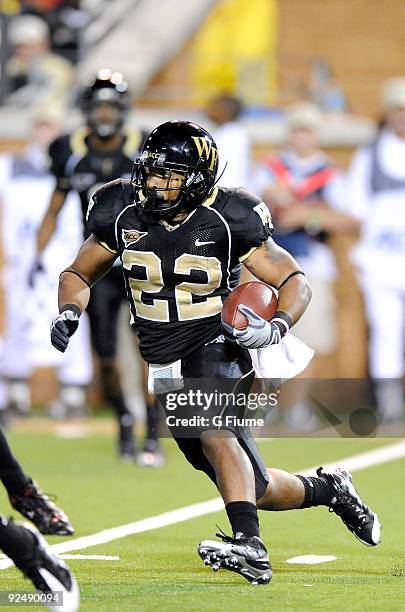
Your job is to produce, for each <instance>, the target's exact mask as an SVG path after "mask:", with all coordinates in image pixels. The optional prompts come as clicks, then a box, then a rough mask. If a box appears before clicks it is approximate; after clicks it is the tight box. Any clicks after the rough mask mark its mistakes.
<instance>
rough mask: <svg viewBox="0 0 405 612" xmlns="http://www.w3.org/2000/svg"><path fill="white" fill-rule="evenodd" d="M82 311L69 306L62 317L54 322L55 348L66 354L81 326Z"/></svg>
mask: <svg viewBox="0 0 405 612" xmlns="http://www.w3.org/2000/svg"><path fill="white" fill-rule="evenodd" d="M80 314H81V313H80V309H79V308H78V306H76V305H75V304H67V305H66V306H65V307H64V309H63V310H62V312H61V313H60V315H59V316H58V317H56V319H54V320H53V321H52V325H51V342H52V344H53V346H54V347H55V348H56V349H58V351H61V353H64V352H65V351H66V349H67V346H68V344H69V340H70V337H71V336H73V334H74V333H75V331H76V330H77V328H78V326H79V317H80Z"/></svg>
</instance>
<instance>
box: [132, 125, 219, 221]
mask: <svg viewBox="0 0 405 612" xmlns="http://www.w3.org/2000/svg"><path fill="white" fill-rule="evenodd" d="M217 170H218V149H217V145H216V144H215V141H214V139H213V138H212V136H211V135H210V134H209V133H208V132H207V131H206V130H205V129H204V128H202V127H200V126H199V125H196V124H195V123H190V122H189V121H168V122H167V123H163V124H162V125H159V126H158V127H157V128H155V129H154V130H153V131H152V132H151V133H150V135H149V136H148V138H147V139H146V140H145V143H144V145H143V147H142V152H141V156H140V157H139V158H138V159H137V160H136V162H135V164H134V173H133V183H134V185H135V187H138V188H140V189H141V190H142V195H143V197H144V200H143V201H142V211H143V214H144V215H147V216H149V217H152V218H154V219H166V220H168V219H171V218H173V217H174V216H175V215H176V214H177V213H178V212H180V211H188V210H192V209H194V208H196V207H197V206H198V205H199V204H201V203H202V202H204V200H205V199H206V198H207V197H208V195H209V194H210V192H211V190H212V188H213V186H214V184H215V181H216V176H217ZM173 172H175V173H178V174H181V175H183V176H184V181H183V183H182V185H181V187H179V188H177V191H178V195H177V197H176V198H175V199H174V200H173V199H172V200H170V201H169V200H165V199H164V196H163V192H164V191H173V188H172V187H170V188H169V184H170V180H171V174H172V173H173ZM152 173H154V174H156V173H158V174H161V175H162V176H164V177H165V178H166V179H167V182H166V186H165V187H164V188H159V189H158V188H156V187H153V188H148V186H147V180H148V176H149V175H150V174H152Z"/></svg>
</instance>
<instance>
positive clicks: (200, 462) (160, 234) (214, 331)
mask: <svg viewBox="0 0 405 612" xmlns="http://www.w3.org/2000/svg"><path fill="white" fill-rule="evenodd" d="M217 168H218V151H217V147H216V144H215V142H214V140H213V139H212V137H211V136H210V134H209V133H208V132H207V131H206V130H204V129H203V128H201V127H199V126H197V125H195V124H193V123H189V122H184V121H171V122H168V123H165V124H163V125H160V126H158V127H157V128H156V129H154V130H153V131H152V132H151V134H150V135H149V137H148V138H147V139H146V141H145V144H144V146H143V149H142V154H141V156H140V158H139V159H138V160H137V161H136V163H135V168H134V174H133V178H132V180H130V181H125V180H116V181H113V182H111V183H110V184H108V185H106V186H104V187H102V188H101V189H100V190H98V191H97V192H96V193H95V194H94V195H93V198H92V201H91V203H90V206H89V211H88V222H87V227H88V230H89V232H91V235H90V236H89V238H88V239H87V241H86V242H85V243H84V244H83V245H82V247H81V249H80V251H79V253H78V255H77V257H76V259H75V260H74V262H73V263H72V265H71V266H70V267H69V268H67V269H66V270H65V271H63V272H62V274H61V277H60V285H59V308H60V315H59V316H58V317H57V319H55V321H54V323H53V325H52V328H51V341H52V343H53V345H54V346H55V347H56V348H58V349H59V350H61V351H64V350H65V349H66V347H67V345H68V343H69V338H70V336H71V335H72V334H73V333H74V332H75V331H76V329H77V327H78V324H79V318H80V315H81V313H82V312H83V310H84V309H85V308H86V306H87V303H88V300H89V297H90V287H91V286H92V285H93V284H94V283H95V282H96V281H97V280H98V279H99V278H101V277H102V276H103V275H104V274H105V273H106V271H107V270H108V269H109V268H110V267H111V265H112V264H113V262H114V261H115V260H116V258H117V257H120V259H121V261H122V265H123V270H124V275H125V282H126V286H127V292H128V299H129V302H130V309H131V313H132V324H133V325H134V326H135V328H136V330H137V333H138V335H139V339H140V350H141V354H142V356H143V357H144V359H145V361H147V362H148V363H149V368H150V380H151V383H153V384H154V385H155V390H158V393H161V395H159V398H160V400H161V403H162V405H163V406H165V405H166V409H169V406H168V404H167V401H166V400H167V398H168V397H169V395H171V394H172V392H173V393H174V395H175V396H177V395H176V394H177V391H178V389H180V388H181V387H182V385H183V390H187V391H190V390H192V391H195V392H196V393H195V396H196V395H197V392H198V391H200V389H201V388H204V387H206V386H207V385H208V386H209V388H212V385H214V384H215V385H216V384H217V383H218V384H221V386H222V383H225V387H226V383H228V390H229V388H230V389H234V390H235V389H239V391H240V392H245V393H247V392H248V391H249V388H250V385H251V383H252V378H253V370H252V365H251V360H250V354H249V351H248V349H255V348H262V347H267V346H270V345H272V344H276V343H278V342H280V340H281V339H282V338H283V336H284V335H285V334H286V333H287V332H288V330H289V329H290V328H291V326H292V325H293V324H294V323H295V322H296V321H298V319H299V318H300V316H301V315H302V313H303V312H304V310H305V308H306V306H307V304H308V302H309V300H310V289H309V287H308V284H307V281H306V279H305V276H304V274H303V273H302V272H301V270H300V269H299V267H298V265H297V264H296V262H295V261H294V259H293V258H292V257H291V255H289V254H288V253H287V252H286V251H284V250H283V249H282V248H281V247H279V246H277V245H276V244H275V243H274V242H273V240H272V239H271V234H272V231H273V228H272V224H271V218H270V213H269V212H268V208H267V206H265V205H264V204H263V202H261V200H260V199H259V198H258V197H256V196H254V195H253V194H251V193H249V192H247V191H245V190H244V189H231V188H221V187H218V186H217V185H216V181H217ZM242 263H243V264H244V265H245V266H247V268H248V269H249V271H250V272H252V273H253V274H254V275H255V276H256V277H257V278H258V279H260V280H262V281H264V282H265V283H268V284H269V285H272V286H274V287H276V288H278V290H279V297H278V311H277V312H276V313H275V315H274V317H273V319H272V320H271V321H265V320H264V319H262V318H260V317H259V316H257V315H256V314H255V313H254V312H253V311H252V310H251V309H249V308H247V307H245V306H240V308H241V310H242V312H243V314H245V315H246V317H247V319H248V323H249V324H248V326H247V328H246V329H244V330H237V329H234V328H232V327H230V326H227V328H226V330H225V331H226V336H224V335H223V332H224V330H223V328H222V327H221V308H222V303H223V300H224V299H225V298H226V296H227V295H228V294H229V292H230V291H231V289H232V288H233V287H235V286H236V284H237V280H238V276H239V273H240V269H241V264H242ZM169 391H170V393H169ZM183 396H184V395H183ZM202 404H203V405H200V406H199V405H198V403H197V404H196V403H195V402H194V405H190V406H189V407H186V408H185V409H183V410H179V411H178V412H179V413H180V414H181V413H183V414H184V413H185V414H187V413H188V414H189V416H191V415H196V416H201V418H200V419H199V420H198V423H197V425H196V426H195V427H194V428H193V429H192V428H191V427H190V428H188V429H187V428H184V427H183V428H181V427H180V428H178V427H177V426H176V424H175V425H174V426H173V427H172V428H171V433H172V435H173V437H174V439H175V440H176V442H177V444H178V446H179V448H180V449H181V451H182V452H183V453H184V455H185V456H186V458H187V460H188V461H189V462H190V463H191V464H192V465H193V466H194V467H195V468H196V469H197V470H202V471H204V472H205V473H206V474H207V475H208V476H209V477H210V478H211V479H212V480H213V482H214V483H215V484H216V486H217V488H218V490H219V492H220V493H221V495H222V498H223V500H224V503H225V508H226V512H227V515H228V518H229V521H230V524H231V528H232V532H233V534H232V535H231V536H226V535H225V534H222V536H220V537H221V538H222V541H211V540H205V541H203V542H201V543H200V545H199V547H198V552H199V554H200V556H201V557H202V559H203V560H204V562H205V563H206V564H207V565H211V566H212V568H213V569H214V570H217V569H219V568H220V567H222V568H225V569H228V570H232V571H235V572H237V573H239V574H241V575H242V576H244V577H245V578H247V579H248V580H249V581H250V582H252V583H255V584H258V583H262V584H265V583H268V582H269V581H270V579H271V576H272V570H271V566H270V563H269V558H268V554H267V550H266V547H265V545H264V543H263V542H262V540H261V539H260V532H259V520H258V508H259V509H263V510H287V509H293V508H308V507H310V506H319V505H325V506H327V507H329V508H330V509H331V510H333V511H334V512H335V513H336V514H338V515H339V516H340V517H341V519H342V520H343V522H344V523H345V525H346V526H347V527H348V529H349V530H350V531H351V532H352V533H354V535H356V536H357V537H358V538H359V539H360V540H361V541H362V542H363V543H365V544H368V545H370V546H373V545H375V544H378V542H379V540H380V537H379V532H380V524H379V522H378V518H377V516H376V515H375V514H374V513H373V512H372V511H371V510H370V509H369V508H368V507H367V506H366V504H365V503H364V502H363V501H362V500H361V499H360V497H359V496H358V493H357V492H356V490H355V488H354V486H353V484H352V482H351V476H350V474H348V473H347V472H345V471H343V470H338V469H337V470H336V471H330V472H325V471H323V470H322V468H319V469H318V472H317V476H316V477H305V476H295V475H291V474H289V473H287V472H285V471H282V470H278V469H273V468H268V469H266V467H265V465H264V463H263V460H262V458H261V456H260V454H259V452H258V449H257V447H256V444H255V442H254V440H253V437H252V435H251V434H250V431H249V430H248V429H247V428H246V427H243V426H239V424H238V423H236V425H232V424H231V425H228V426H227V427H224V428H221V426H218V427H216V426H214V423H215V422H216V420H214V418H212V419H211V420H210V419H206V418H202V417H206V415H207V411H206V410H205V409H206V408H207V407H208V406H206V405H204V403H202ZM179 405H180V402H179ZM227 410H228V406H227V405H221V402H219V405H218V406H215V407H212V406H210V414H211V416H215V417H221V416H223V415H224V414H226V411H227ZM168 421H169V420H168V419H167V422H168ZM168 424H169V425H170V423H168Z"/></svg>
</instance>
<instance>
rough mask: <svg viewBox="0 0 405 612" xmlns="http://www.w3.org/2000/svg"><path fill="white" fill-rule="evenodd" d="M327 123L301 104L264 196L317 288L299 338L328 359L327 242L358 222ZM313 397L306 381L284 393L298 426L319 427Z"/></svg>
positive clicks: (278, 236)
mask: <svg viewBox="0 0 405 612" xmlns="http://www.w3.org/2000/svg"><path fill="white" fill-rule="evenodd" d="M321 120H322V115H321V113H320V111H319V110H318V108H317V107H316V106H314V105H313V104H311V103H308V102H307V103H300V104H297V105H295V106H294V107H293V108H292V109H291V110H290V111H289V112H288V113H287V118H286V122H287V129H288V137H287V142H286V145H287V146H286V148H285V150H284V151H282V152H280V153H278V154H275V155H270V156H269V157H267V159H266V160H265V163H264V166H263V168H262V170H261V178H260V180H259V183H260V181H261V183H262V187H261V189H260V188H259V192H260V193H261V195H262V197H263V199H264V201H265V202H266V203H267V204H268V205H269V208H270V211H271V214H272V217H273V222H274V226H275V233H274V235H273V238H274V240H275V242H277V243H278V244H279V245H280V246H282V247H283V248H285V249H286V250H287V251H289V252H290V253H291V254H292V255H293V256H294V257H295V259H296V260H297V262H298V263H299V265H300V267H301V269H302V270H303V271H304V272H305V274H306V276H307V278H308V280H309V284H310V286H311V289H312V300H311V302H310V304H309V306H308V308H307V310H306V311H305V313H304V315H303V317H302V318H301V319H300V321H299V322H298V323H297V324H295V325H294V328H293V334H294V335H295V336H297V337H298V338H300V339H301V340H303V341H304V342H306V343H307V344H308V345H309V346H311V347H312V348H314V349H315V351H316V354H317V355H326V354H330V353H331V352H332V351H334V350H335V348H336V342H337V325H336V312H335V297H334V281H335V279H336V275H337V269H336V264H335V259H334V255H333V252H332V250H331V249H330V248H329V246H328V244H327V238H328V235H329V234H331V233H335V232H341V231H348V230H351V229H353V228H354V227H355V225H356V222H355V221H354V220H353V219H352V218H351V217H349V216H348V215H346V214H344V213H342V212H340V211H339V209H340V208H341V199H342V195H343V194H342V189H343V184H344V183H343V175H342V173H341V172H340V170H339V169H338V168H337V167H336V166H335V164H334V163H333V161H332V160H331V159H330V158H329V157H328V155H327V154H326V153H325V152H323V151H322V149H321V147H320V138H319V131H320V125H321ZM305 372H306V377H309V376H310V375H313V373H314V369H313V366H309V367H308V368H307V369H306V371H305ZM308 392H309V384H308V383H307V382H304V381H300V383H299V384H298V385H297V384H294V385H292V386H291V387H289V386H288V387H287V385H286V389H285V392H283V400H284V402H283V405H284V408H287V409H288V410H287V412H286V416H287V418H288V419H289V421H290V423H291V424H293V425H294V426H295V427H300V428H303V429H305V428H306V427H309V428H311V427H313V426H314V421H313V418H314V417H313V413H312V410H311V408H310V407H309V405H308V403H307V397H308Z"/></svg>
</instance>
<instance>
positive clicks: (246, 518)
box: [225, 501, 260, 538]
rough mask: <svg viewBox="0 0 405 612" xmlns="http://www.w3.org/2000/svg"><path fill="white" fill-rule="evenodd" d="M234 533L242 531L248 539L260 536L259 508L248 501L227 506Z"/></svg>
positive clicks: (231, 503) (230, 503)
mask: <svg viewBox="0 0 405 612" xmlns="http://www.w3.org/2000/svg"><path fill="white" fill-rule="evenodd" d="M225 510H226V513H227V515H228V518H229V522H230V523H231V527H232V531H233V533H234V534H235V533H237V532H238V531H241V532H242V533H244V534H245V535H246V536H247V537H248V538H251V537H252V536H259V535H260V532H259V517H258V516H257V507H256V506H255V504H252V503H250V502H247V501H234V502H229V504H226V506H225Z"/></svg>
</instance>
